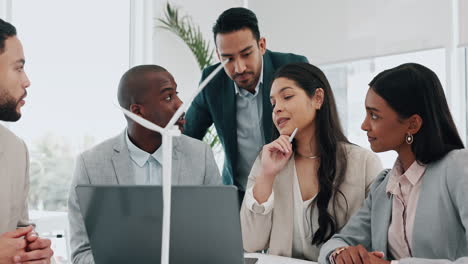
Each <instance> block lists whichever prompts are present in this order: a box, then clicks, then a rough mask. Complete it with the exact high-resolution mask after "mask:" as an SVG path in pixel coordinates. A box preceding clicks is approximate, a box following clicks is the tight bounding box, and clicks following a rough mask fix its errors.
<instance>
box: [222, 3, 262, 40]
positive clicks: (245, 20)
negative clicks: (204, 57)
mask: <svg viewBox="0 0 468 264" xmlns="http://www.w3.org/2000/svg"><path fill="white" fill-rule="evenodd" d="M245 28H247V29H250V31H252V34H253V36H254V38H255V39H256V40H257V41H258V40H260V30H259V29H258V20H257V16H256V15H255V14H254V12H252V11H251V10H249V9H247V8H243V7H233V8H229V9H228V10H226V11H224V12H223V13H222V14H221V15H220V16H219V17H218V19H217V20H216V23H215V24H214V26H213V35H214V41H215V45H216V35H218V34H224V33H231V32H234V31H238V30H241V29H245Z"/></svg>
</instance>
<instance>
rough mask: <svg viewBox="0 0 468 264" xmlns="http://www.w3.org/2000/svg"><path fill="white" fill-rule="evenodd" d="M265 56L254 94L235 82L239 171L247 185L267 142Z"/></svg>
mask: <svg viewBox="0 0 468 264" xmlns="http://www.w3.org/2000/svg"><path fill="white" fill-rule="evenodd" d="M262 86H263V58H262V68H261V72H260V78H259V81H258V83H257V86H256V87H255V93H254V94H252V93H250V92H249V91H247V90H245V89H240V88H239V87H238V86H237V85H236V83H234V89H235V92H236V107H237V110H236V119H237V145H238V154H237V171H238V179H239V182H238V184H240V185H241V186H246V185H247V178H248V176H249V174H250V169H251V168H252V165H253V163H254V162H255V159H256V158H257V155H258V153H259V152H260V150H261V149H262V147H263V145H264V144H265V139H264V136H263V122H262V116H263V99H262Z"/></svg>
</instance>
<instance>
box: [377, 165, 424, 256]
mask: <svg viewBox="0 0 468 264" xmlns="http://www.w3.org/2000/svg"><path fill="white" fill-rule="evenodd" d="M403 170H404V169H403V167H402V164H401V162H400V161H399V160H397V161H396V162H395V165H394V166H393V169H392V170H391V171H390V178H389V180H388V183H387V189H386V191H387V194H388V195H393V202H392V219H391V223H390V227H389V229H388V250H389V252H390V254H391V255H392V257H393V258H395V259H401V258H408V257H412V251H411V249H412V245H411V241H412V235H413V227H414V217H415V215H416V207H417V204H418V198H419V193H420V191H421V183H422V177H423V175H424V172H425V171H426V166H424V165H420V164H419V163H418V162H417V161H414V162H413V164H411V166H410V167H409V168H408V169H407V170H406V171H405V172H404V171H403Z"/></svg>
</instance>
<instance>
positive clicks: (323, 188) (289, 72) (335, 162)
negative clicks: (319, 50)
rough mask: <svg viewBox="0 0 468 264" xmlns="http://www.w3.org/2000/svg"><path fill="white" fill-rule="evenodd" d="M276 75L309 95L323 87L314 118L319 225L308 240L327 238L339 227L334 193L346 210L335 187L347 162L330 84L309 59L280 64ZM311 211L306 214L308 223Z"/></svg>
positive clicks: (341, 177) (318, 242)
mask: <svg viewBox="0 0 468 264" xmlns="http://www.w3.org/2000/svg"><path fill="white" fill-rule="evenodd" d="M277 78H286V79H289V80H291V81H294V82H295V83H296V84H297V86H299V87H300V88H302V89H304V91H305V92H306V94H307V95H308V96H309V97H312V96H314V94H315V90H316V89H317V88H322V89H323V91H324V98H323V104H322V106H321V108H320V110H318V111H317V115H316V119H315V122H316V126H315V127H316V135H317V143H318V151H319V153H318V154H319V155H320V166H319V170H318V181H319V193H318V194H317V197H316V201H317V208H318V211H319V217H318V223H319V229H318V230H317V231H316V232H315V234H314V236H313V238H312V244H313V245H319V244H322V243H324V242H326V241H327V240H328V239H330V238H331V236H332V235H333V234H335V233H336V232H337V230H338V229H339V228H340V227H338V226H337V222H336V219H335V218H336V213H335V211H336V209H335V207H336V205H337V197H338V194H340V195H341V196H342V197H343V198H344V200H345V202H346V212H347V211H348V206H347V200H346V197H345V196H344V194H343V193H342V192H341V191H340V190H339V189H338V187H339V186H340V185H341V183H342V182H343V180H344V173H345V171H346V166H347V156H346V149H345V148H344V146H343V144H342V143H349V141H348V139H347V138H346V136H345V135H344V133H343V129H342V127H341V124H340V120H339V118H338V111H337V110H336V104H335V99H334V97H333V92H332V90H331V87H330V84H329V82H328V80H327V78H326V77H325V74H324V73H323V72H322V71H321V70H320V69H319V68H317V67H315V66H314V65H311V64H309V63H292V64H288V65H285V66H283V67H282V68H280V69H279V70H278V71H277V72H276V73H275V76H274V79H277ZM273 134H274V138H277V137H278V136H279V132H278V130H277V129H276V127H273ZM332 198H333V211H334V215H330V213H328V207H329V203H330V200H332ZM312 211H313V210H311V215H310V220H311V221H310V223H311V225H312Z"/></svg>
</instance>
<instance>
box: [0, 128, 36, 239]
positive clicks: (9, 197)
mask: <svg viewBox="0 0 468 264" xmlns="http://www.w3.org/2000/svg"><path fill="white" fill-rule="evenodd" d="M28 192H29V156H28V150H27V148H26V145H25V144H24V142H23V141H22V140H21V139H20V138H18V137H17V136H16V135H15V134H13V133H12V132H11V131H10V130H8V129H7V128H5V127H4V126H2V125H0V234H1V233H4V232H7V231H13V230H15V229H16V226H17V225H18V224H26V223H28V219H29V217H28Z"/></svg>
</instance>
